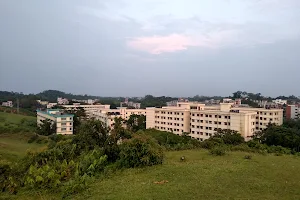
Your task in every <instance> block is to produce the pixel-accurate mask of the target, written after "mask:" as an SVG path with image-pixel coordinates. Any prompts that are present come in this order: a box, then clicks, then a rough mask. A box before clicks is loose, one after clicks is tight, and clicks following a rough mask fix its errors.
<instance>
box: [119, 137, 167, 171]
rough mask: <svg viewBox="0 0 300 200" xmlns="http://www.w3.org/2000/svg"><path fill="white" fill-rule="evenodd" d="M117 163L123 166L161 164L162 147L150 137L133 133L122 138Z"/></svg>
mask: <svg viewBox="0 0 300 200" xmlns="http://www.w3.org/2000/svg"><path fill="white" fill-rule="evenodd" d="M120 150H121V151H120V160H119V161H118V162H119V165H120V166H123V167H142V166H151V165H157V164H162V162H163V157H164V154H163V149H162V147H161V146H160V145H159V144H158V143H157V142H156V141H155V140H154V139H152V138H151V137H149V136H147V135H138V134H134V135H133V137H132V138H131V139H127V140H124V142H123V143H122V145H121V147H120Z"/></svg>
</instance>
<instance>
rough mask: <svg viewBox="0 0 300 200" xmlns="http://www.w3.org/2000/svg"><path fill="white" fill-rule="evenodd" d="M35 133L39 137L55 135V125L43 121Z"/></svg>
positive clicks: (48, 121) (49, 121) (46, 120)
mask: <svg viewBox="0 0 300 200" xmlns="http://www.w3.org/2000/svg"><path fill="white" fill-rule="evenodd" d="M37 133H38V134H39V135H46V136H48V135H52V134H55V133H56V123H54V122H52V121H51V120H49V119H45V120H43V121H42V123H40V124H39V125H38V127H37Z"/></svg>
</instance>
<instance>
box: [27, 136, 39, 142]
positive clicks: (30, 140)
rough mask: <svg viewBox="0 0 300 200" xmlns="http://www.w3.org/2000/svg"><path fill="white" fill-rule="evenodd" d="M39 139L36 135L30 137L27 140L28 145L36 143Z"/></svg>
mask: <svg viewBox="0 0 300 200" xmlns="http://www.w3.org/2000/svg"><path fill="white" fill-rule="evenodd" d="M38 138H39V136H38V134H34V135H33V136H31V137H30V138H29V140H28V143H33V142H34V141H36V140H37V139H38Z"/></svg>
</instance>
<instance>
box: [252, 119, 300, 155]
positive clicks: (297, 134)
mask: <svg viewBox="0 0 300 200" xmlns="http://www.w3.org/2000/svg"><path fill="white" fill-rule="evenodd" d="M258 140H260V141H261V143H263V144H266V145H269V146H272V145H274V146H282V147H285V148H290V149H293V150H294V151H297V152H300V129H298V123H294V124H292V123H286V124H285V125H283V126H275V125H270V126H269V127H268V128H267V129H265V130H263V131H262V132H261V133H260V135H259V137H258Z"/></svg>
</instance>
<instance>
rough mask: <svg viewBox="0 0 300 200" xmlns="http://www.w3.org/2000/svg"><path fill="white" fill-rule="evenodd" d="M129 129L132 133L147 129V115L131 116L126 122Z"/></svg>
mask: <svg viewBox="0 0 300 200" xmlns="http://www.w3.org/2000/svg"><path fill="white" fill-rule="evenodd" d="M126 125H127V128H128V129H129V130H130V131H132V132H137V131H138V130H145V129H146V116H145V115H135V114H133V115H130V117H129V119H128V120H127V121H126Z"/></svg>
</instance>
